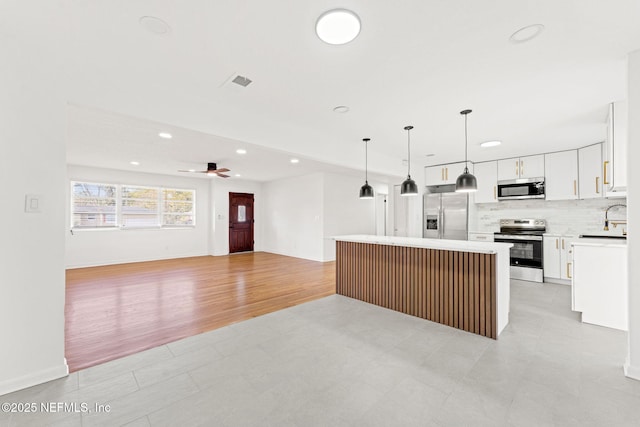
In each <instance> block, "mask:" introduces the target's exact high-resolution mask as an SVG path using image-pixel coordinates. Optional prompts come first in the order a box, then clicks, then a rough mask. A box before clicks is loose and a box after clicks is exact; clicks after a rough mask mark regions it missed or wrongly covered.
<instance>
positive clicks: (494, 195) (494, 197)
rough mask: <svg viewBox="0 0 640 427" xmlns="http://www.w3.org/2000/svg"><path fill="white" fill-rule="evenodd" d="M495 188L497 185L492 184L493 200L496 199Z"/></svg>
mask: <svg viewBox="0 0 640 427" xmlns="http://www.w3.org/2000/svg"><path fill="white" fill-rule="evenodd" d="M496 190H497V186H495V185H494V186H493V200H496V199H497V197H496Z"/></svg>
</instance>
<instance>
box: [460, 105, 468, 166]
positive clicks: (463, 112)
mask: <svg viewBox="0 0 640 427" xmlns="http://www.w3.org/2000/svg"><path fill="white" fill-rule="evenodd" d="M469 113H471V110H463V111H460V114H462V115H463V116H464V173H469V168H468V167H467V162H468V160H469V155H468V154H469V149H468V146H469V142H468V139H467V116H468V115H469Z"/></svg>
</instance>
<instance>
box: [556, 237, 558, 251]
mask: <svg viewBox="0 0 640 427" xmlns="http://www.w3.org/2000/svg"><path fill="white" fill-rule="evenodd" d="M556 249H558V239H556Z"/></svg>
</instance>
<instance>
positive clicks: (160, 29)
mask: <svg viewBox="0 0 640 427" xmlns="http://www.w3.org/2000/svg"><path fill="white" fill-rule="evenodd" d="M138 22H139V23H140V25H142V27H143V28H144V29H145V30H147V31H149V32H150V33H153V34H156V35H159V36H166V35H168V34H169V33H171V27H170V26H169V24H167V23H166V22H164V21H163V20H162V19H160V18H156V17H155V16H143V17H141V18H140V19H138Z"/></svg>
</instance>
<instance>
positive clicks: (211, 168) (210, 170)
mask: <svg viewBox="0 0 640 427" xmlns="http://www.w3.org/2000/svg"><path fill="white" fill-rule="evenodd" d="M178 172H194V173H206V174H207V175H216V176H219V177H220V178H229V175H225V174H224V173H222V172H229V169H227V168H222V169H218V167H217V165H216V164H215V163H207V170H206V171H195V170H188V171H184V170H179V171H178Z"/></svg>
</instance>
